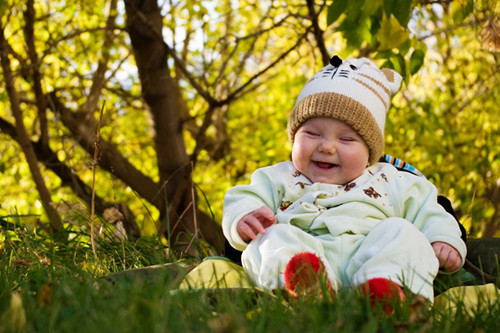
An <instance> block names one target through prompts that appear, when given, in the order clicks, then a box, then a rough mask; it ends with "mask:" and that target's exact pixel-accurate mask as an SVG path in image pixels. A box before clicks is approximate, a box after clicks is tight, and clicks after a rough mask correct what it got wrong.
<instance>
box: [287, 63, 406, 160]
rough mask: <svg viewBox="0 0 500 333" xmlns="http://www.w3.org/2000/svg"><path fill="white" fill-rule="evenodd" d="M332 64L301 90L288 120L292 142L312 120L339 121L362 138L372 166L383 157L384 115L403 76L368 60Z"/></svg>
mask: <svg viewBox="0 0 500 333" xmlns="http://www.w3.org/2000/svg"><path fill="white" fill-rule="evenodd" d="M330 63H331V64H330V65H328V66H326V67H323V68H322V69H321V70H320V71H319V72H318V73H316V74H315V75H314V76H313V77H312V78H311V79H310V80H309V81H308V82H307V83H306V85H305V86H304V88H302V90H301V92H300V94H299V97H298V99H297V102H296V103H295V107H294V108H293V111H292V114H291V115H290V118H289V120H288V137H289V139H290V141H291V142H292V143H293V141H294V138H295V132H296V131H297V130H298V129H299V127H300V126H301V125H302V124H303V123H304V122H306V121H307V120H309V119H311V118H316V117H329V118H334V119H338V120H340V121H342V122H345V123H346V124H348V125H349V126H351V127H352V128H353V129H354V130H355V131H356V132H357V133H358V134H359V135H360V136H361V137H362V138H363V140H364V141H365V142H366V144H367V145H368V148H369V149H370V160H369V163H370V164H373V163H375V162H377V161H378V159H379V158H380V157H381V156H382V154H383V151H384V126H385V115H386V112H387V110H388V109H389V106H390V104H391V96H392V94H394V93H396V92H397V91H398V90H399V87H400V85H401V80H402V77H401V75H399V74H398V73H397V72H395V71H393V70H392V69H388V68H384V69H382V70H380V69H379V68H378V67H377V65H375V64H374V63H373V62H372V61H371V60H369V59H366V58H360V59H347V60H344V61H342V60H341V59H340V58H339V57H337V56H334V57H333V58H332V59H331V60H330Z"/></svg>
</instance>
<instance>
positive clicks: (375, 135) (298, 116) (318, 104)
mask: <svg viewBox="0 0 500 333" xmlns="http://www.w3.org/2000/svg"><path fill="white" fill-rule="evenodd" d="M317 117H326V118H333V119H337V120H340V121H342V122H344V123H346V124H348V125H349V126H351V127H352V128H353V129H354V130H355V131H356V132H357V133H358V134H359V136H361V138H363V140H364V141H365V142H366V144H367V145H368V147H369V148H370V161H369V163H370V164H373V163H375V162H377V161H378V159H379V158H380V156H382V154H383V152H384V137H383V135H382V133H381V132H380V129H379V126H378V124H377V122H376V121H375V119H374V118H373V116H372V114H371V113H370V111H369V110H368V109H367V108H366V107H364V106H363V105H362V104H361V103H359V102H357V101H355V100H353V99H352V98H349V97H346V96H344V95H340V94H336V93H319V94H314V95H310V96H307V97H306V98H304V99H302V100H301V101H300V102H299V103H298V104H297V105H296V106H295V108H294V109H293V112H292V114H291V116H290V119H289V121H288V137H289V139H290V141H291V142H292V143H293V141H294V137H295V133H296V132H297V130H298V129H299V127H300V125H302V124H303V123H305V122H306V121H307V120H309V119H312V118H317Z"/></svg>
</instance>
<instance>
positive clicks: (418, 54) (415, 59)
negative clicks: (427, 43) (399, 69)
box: [410, 50, 425, 75]
mask: <svg viewBox="0 0 500 333" xmlns="http://www.w3.org/2000/svg"><path fill="white" fill-rule="evenodd" d="M424 58H425V52H424V51H422V50H415V51H413V53H412V54H411V56H410V74H411V75H414V74H415V73H416V72H418V71H419V69H420V68H421V67H422V65H423V64H424Z"/></svg>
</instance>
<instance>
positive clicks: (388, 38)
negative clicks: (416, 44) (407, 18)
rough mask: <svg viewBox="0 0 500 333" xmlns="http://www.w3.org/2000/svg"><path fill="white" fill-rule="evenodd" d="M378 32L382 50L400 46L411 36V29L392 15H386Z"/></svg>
mask: <svg viewBox="0 0 500 333" xmlns="http://www.w3.org/2000/svg"><path fill="white" fill-rule="evenodd" d="M378 34H379V36H378V37H379V40H380V47H379V49H380V50H391V49H393V48H396V47H398V46H400V45H401V44H403V43H404V42H405V41H407V40H408V38H410V33H409V31H408V30H407V29H406V28H404V27H403V26H401V24H399V21H398V20H397V19H396V18H395V17H394V16H392V15H391V17H390V18H389V19H388V18H387V16H386V15H384V17H383V18H382V24H381V27H380V30H379V33H378Z"/></svg>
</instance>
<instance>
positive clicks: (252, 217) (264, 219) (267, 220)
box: [236, 206, 276, 242]
mask: <svg viewBox="0 0 500 333" xmlns="http://www.w3.org/2000/svg"><path fill="white" fill-rule="evenodd" d="M274 222H276V216H274V214H273V212H272V210H271V208H269V207H267V206H262V207H260V208H258V209H256V210H254V211H253V212H250V213H248V214H247V215H245V216H243V217H242V218H241V220H239V221H238V224H237V225H236V230H237V231H238V234H239V235H240V237H241V239H243V241H245V242H249V241H250V240H251V239H255V238H256V237H257V234H263V233H264V232H265V229H266V228H268V227H270V226H271V225H272V224H273V223H274Z"/></svg>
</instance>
